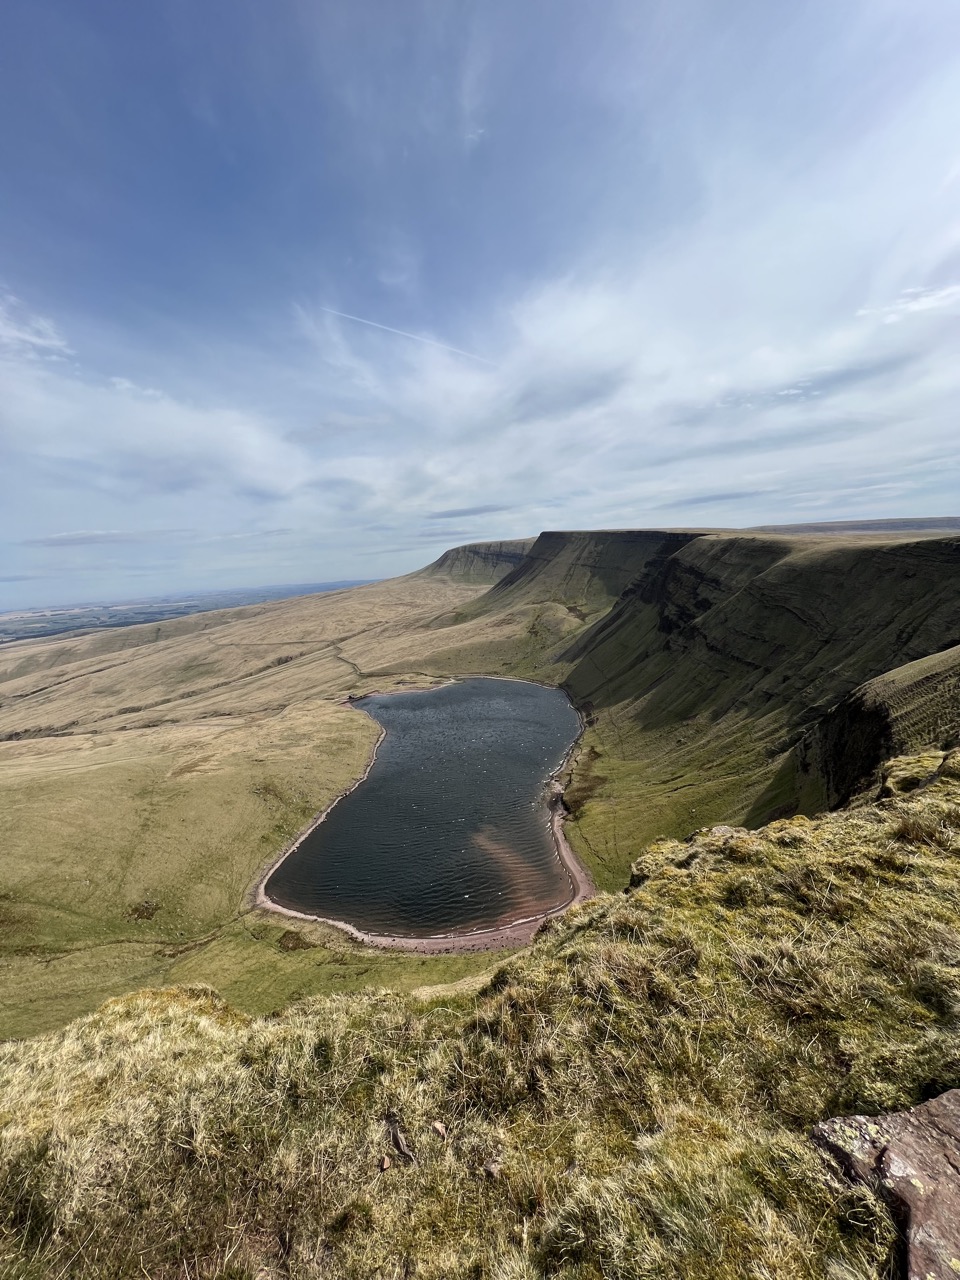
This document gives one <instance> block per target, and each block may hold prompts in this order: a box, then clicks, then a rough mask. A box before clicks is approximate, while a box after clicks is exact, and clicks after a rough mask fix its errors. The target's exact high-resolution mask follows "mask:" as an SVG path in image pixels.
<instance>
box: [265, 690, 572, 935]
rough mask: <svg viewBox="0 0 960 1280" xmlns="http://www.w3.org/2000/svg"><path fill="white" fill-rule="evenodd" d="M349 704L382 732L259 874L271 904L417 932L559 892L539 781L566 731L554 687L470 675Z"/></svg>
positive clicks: (474, 920)
mask: <svg viewBox="0 0 960 1280" xmlns="http://www.w3.org/2000/svg"><path fill="white" fill-rule="evenodd" d="M355 705H356V706H358V707H362V708H363V710H364V711H367V712H368V713H369V714H370V715H371V716H373V717H374V719H375V720H377V721H378V722H379V723H380V724H382V725H383V727H384V728H385V729H386V737H385V738H384V740H383V742H382V743H381V744H380V749H379V751H378V752H377V758H376V760H375V762H374V765H373V768H372V769H371V770H370V774H369V776H368V777H367V779H366V780H365V781H364V782H362V783H361V784H360V785H359V786H358V787H357V789H356V790H355V791H352V792H351V793H350V794H349V795H348V796H345V797H344V799H343V800H341V801H340V802H339V803H338V804H337V805H335V806H334V808H333V809H332V810H331V811H330V813H329V814H328V815H327V817H326V819H325V820H324V821H323V822H321V823H320V825H319V826H318V827H317V828H316V830H315V831H313V832H312V833H311V834H310V835H309V836H308V837H307V838H306V839H305V840H304V841H303V843H302V844H301V845H300V846H299V848H297V849H296V850H295V851H294V852H293V853H292V854H291V855H290V856H289V857H288V858H286V859H285V860H284V861H283V862H282V863H281V864H280V866H279V867H278V868H277V869H276V871H274V873H273V875H272V876H271V877H270V879H269V880H268V881H267V885H266V891H267V894H268V896H269V897H270V898H272V899H273V901H274V902H277V903H279V904H280V905H281V906H285V907H291V908H293V909H294V910H297V911H303V912H306V913H307V914H310V915H318V916H325V917H327V918H329V919H334V920H344V921H347V922H348V923H350V924H353V925H355V926H356V927H357V928H359V929H363V930H366V931H369V932H372V933H386V934H406V935H411V936H417V935H428V934H433V933H445V932H448V931H450V930H471V929H483V928H489V927H491V926H493V925H496V924H502V923H506V922H508V921H511V920H516V919H519V918H522V917H524V916H529V915H533V914H536V913H537V912H540V911H545V910H548V909H549V908H550V907H552V906H557V905H559V904H561V903H562V902H564V901H565V900H566V899H567V897H568V895H569V881H568V879H567V875H566V872H565V871H564V869H563V867H562V865H561V863H560V861H559V859H558V858H557V854H556V849H555V847H554V843H553V839H552V836H551V833H550V825H549V814H548V811H547V804H546V795H545V787H544V783H545V781H546V779H547V778H548V777H549V775H550V774H551V773H552V772H553V770H554V769H555V768H556V767H557V766H558V765H559V764H560V762H561V761H562V760H563V758H564V756H565V755H566V753H567V751H568V750H569V749H570V746H571V744H572V742H573V741H574V739H575V738H576V736H577V733H578V731H579V720H578V717H577V714H576V712H575V711H574V709H573V707H572V706H571V705H570V702H569V700H568V699H567V697H566V695H565V694H563V693H561V692H560V690H559V689H545V688H542V687H541V686H540V685H535V684H525V683H523V682H520V681H515V680H492V679H473V680H461V681H458V682H457V683H455V684H448V685H443V686H442V687H440V688H438V689H429V690H425V691H421V692H418V693H397V694H388V695H374V696H371V697H369V698H363V699H361V700H359V701H358V702H357V703H356V704H355Z"/></svg>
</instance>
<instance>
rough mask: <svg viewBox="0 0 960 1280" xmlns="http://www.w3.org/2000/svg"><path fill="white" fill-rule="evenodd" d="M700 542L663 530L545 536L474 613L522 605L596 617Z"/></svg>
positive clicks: (691, 535) (690, 534) (692, 535)
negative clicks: (661, 565) (639, 581)
mask: <svg viewBox="0 0 960 1280" xmlns="http://www.w3.org/2000/svg"><path fill="white" fill-rule="evenodd" d="M697 536H698V533H697V532H696V531H694V532H685V531H682V530H660V529H616V530H603V529H600V530H588V531H583V532H575V533H560V532H547V533H541V534H540V536H539V538H537V539H536V541H535V542H534V543H533V545H532V546H531V548H530V550H529V551H528V553H527V555H526V556H524V558H523V559H522V560H521V561H520V563H519V564H517V565H516V567H515V568H514V569H512V570H511V571H510V573H508V574H506V575H505V576H504V577H502V578H501V579H500V581H499V582H498V583H497V584H496V586H495V587H493V589H492V590H491V591H490V592H489V593H488V594H487V595H486V596H484V597H483V599H482V601H481V602H478V604H477V606H476V608H477V609H478V610H481V609H482V610H483V611H484V612H488V613H492V612H494V611H498V610H504V609H509V608H511V607H515V606H516V605H518V604H527V605H529V604H540V603H552V604H560V605H564V606H566V607H568V608H570V609H572V610H574V611H580V612H581V614H582V616H586V614H589V613H596V611H597V610H598V609H602V608H607V607H609V606H610V605H611V604H612V603H613V601H614V600H616V598H617V597H618V596H619V595H620V593H621V592H622V591H623V590H624V589H625V588H626V587H627V586H628V585H629V584H630V583H631V582H632V581H633V580H634V579H635V578H637V577H639V576H640V575H641V574H643V573H645V572H647V571H649V569H650V567H651V565H653V564H656V563H659V562H660V561H661V560H662V559H663V558H664V557H665V556H668V555H670V554H671V553H672V552H674V551H676V550H677V549H678V548H679V547H682V546H684V545H686V543H688V542H690V540H691V539H693V538H696V537H697Z"/></svg>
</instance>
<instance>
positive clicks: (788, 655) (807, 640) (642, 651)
mask: <svg viewBox="0 0 960 1280" xmlns="http://www.w3.org/2000/svg"><path fill="white" fill-rule="evenodd" d="M958 569H960V538H956V537H950V538H938V539H922V540H918V541H915V542H911V541H906V542H904V541H898V542H880V543H878V542H869V543H861V544H857V543H855V542H853V543H851V542H849V541H847V542H833V543H831V544H829V545H827V546H824V545H823V544H822V543H819V544H817V543H814V542H813V541H812V540H805V539H799V538H786V537H784V538H773V537H748V536H737V535H713V536H710V537H703V538H699V539H697V540H696V541H694V542H691V543H689V544H688V545H686V546H684V547H683V548H681V549H680V550H678V551H677V552H676V553H675V554H674V555H672V556H670V557H669V558H667V559H666V560H664V561H663V562H662V563H659V564H657V565H654V566H652V572H651V573H650V574H648V575H646V576H645V577H644V578H642V579H640V580H639V581H638V582H637V583H636V584H635V585H634V586H633V587H632V588H631V589H630V590H628V591H627V592H625V593H624V595H623V596H622V597H621V599H620V600H619V601H618V603H617V605H616V606H615V607H614V608H613V609H612V610H611V612H610V614H609V615H608V616H607V617H606V618H605V619H604V620H603V621H602V622H601V623H599V624H598V625H597V627H595V628H594V629H593V630H592V631H591V632H588V633H587V634H586V635H584V636H583V637H581V638H580V639H579V640H578V641H577V643H576V644H575V645H574V646H573V648H572V649H571V650H570V651H569V654H568V656H569V657H570V658H571V659H572V660H574V661H575V663H576V665H575V666H574V668H573V670H572V671H571V674H570V676H569V679H568V684H569V686H570V688H571V690H572V691H573V692H574V693H576V694H577V695H578V696H579V697H582V698H589V699H590V700H591V701H594V702H596V703H601V704H602V703H603V702H605V701H609V700H611V699H617V700H619V699H622V698H624V697H626V698H630V699H633V700H639V699H644V700H645V701H644V705H643V710H642V712H640V713H639V714H640V715H641V717H642V719H643V720H644V721H649V722H651V723H654V722H661V721H663V720H669V719H670V718H672V717H676V716H683V715H687V714H690V713H692V712H693V711H694V710H697V709H699V710H710V711H711V712H712V713H713V714H723V713H725V712H727V711H730V710H732V709H734V708H735V707H739V708H741V709H744V710H746V709H750V710H755V711H757V710H763V709H765V708H767V707H769V706H770V705H771V704H773V703H777V704H779V705H780V706H782V707H783V708H784V709H787V708H799V707H802V708H803V713H804V715H806V716H807V717H808V718H813V716H814V715H815V714H816V711H817V710H818V709H820V710H822V711H825V710H826V709H827V707H829V706H830V705H831V704H832V703H833V702H834V701H836V700H837V699H839V698H841V697H843V696H844V695H846V694H847V693H849V692H850V691H851V690H852V689H853V688H855V687H856V686H857V685H858V684H860V683H862V682H863V681H864V680H867V679H871V678H873V677H875V676H878V675H881V674H882V673H883V672H885V671H888V670H890V669H891V668H893V667H899V666H902V665H903V663H904V662H905V661H912V660H914V659H917V658H921V657H926V656H928V655H930V654H932V653H936V652H938V651H940V650H942V649H944V648H946V647H948V646H950V645H953V644H956V643H957V642H958V640H960V591H958V590H957V571H958Z"/></svg>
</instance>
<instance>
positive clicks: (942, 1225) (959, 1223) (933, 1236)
mask: <svg viewBox="0 0 960 1280" xmlns="http://www.w3.org/2000/svg"><path fill="white" fill-rule="evenodd" d="M813 1140H814V1142H815V1143H816V1144H817V1145H818V1146H819V1147H821V1148H822V1149H823V1150H824V1151H826V1152H828V1153H829V1154H830V1155H831V1156H833V1157H834V1159H836V1160H837V1161H839V1163H840V1166H841V1168H842V1169H843V1171H844V1173H845V1174H846V1175H847V1177H849V1178H852V1179H853V1180H855V1181H858V1182H863V1183H866V1184H868V1185H869V1186H871V1187H873V1188H874V1189H875V1190H876V1191H878V1192H879V1194H880V1195H881V1196H882V1197H883V1198H884V1199H885V1200H886V1201H887V1203H888V1204H889V1205H890V1207H891V1209H892V1211H893V1213H894V1216H895V1217H896V1219H897V1221H898V1223H899V1224H900V1226H901V1229H902V1231H903V1235H904V1245H905V1249H904V1254H905V1259H904V1269H903V1274H904V1275H905V1276H906V1277H907V1278H908V1280H956V1277H957V1276H958V1275H960V1089H951V1090H950V1091H949V1092H948V1093H943V1094H941V1095H940V1097H939V1098H934V1099H933V1100H932V1101H930V1102H925V1103H923V1104H922V1105H921V1106H919V1107H913V1108H911V1110H909V1111H901V1112H898V1113H896V1114H894V1115H888V1116H846V1117H841V1118H840V1119H836V1120H825V1121H824V1122H823V1123H821V1124H818V1125H817V1126H816V1128H815V1129H814V1131H813Z"/></svg>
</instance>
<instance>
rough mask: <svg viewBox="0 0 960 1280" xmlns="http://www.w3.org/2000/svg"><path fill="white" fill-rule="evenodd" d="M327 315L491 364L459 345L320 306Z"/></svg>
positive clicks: (484, 358) (491, 362) (489, 361)
mask: <svg viewBox="0 0 960 1280" xmlns="http://www.w3.org/2000/svg"><path fill="white" fill-rule="evenodd" d="M319 309H320V310H321V311H326V313H327V314H328V315H331V316H339V317H340V319H341V320H355V321H356V322H357V324H368V325H369V326H370V328H371V329H382V330H383V331H384V333H396V334H399V336H400V337H401V338H413V340H414V342H425V343H426V344H427V346H428V347H439V348H440V349H441V350H442V351H452V352H453V353H454V354H455V355H458V356H466V357H467V359H468V360H479V361H480V363H481V364H493V361H492V360H488V359H487V358H486V357H485V356H478V355H476V354H475V353H474V352H473V351H462V350H461V349H460V347H451V346H448V345H447V343H446V342H437V341H436V340H435V339H434V338H425V337H423V335H422V334H419V333H407V331H406V329H392V328H391V327H390V325H388V324H377V322H376V320H365V319H364V318H363V316H351V315H348V314H347V313H346V311H334V309H333V307H320V308H319Z"/></svg>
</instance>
